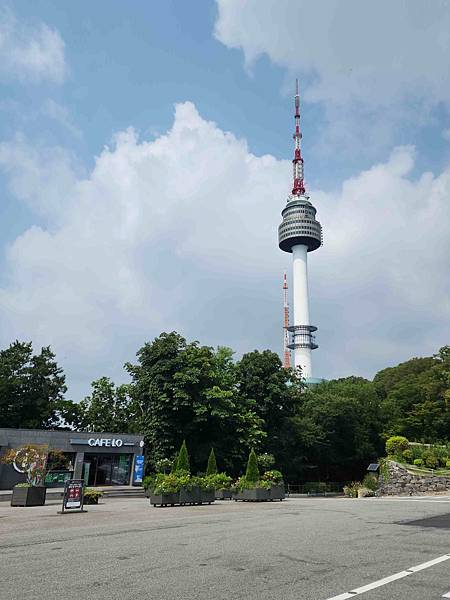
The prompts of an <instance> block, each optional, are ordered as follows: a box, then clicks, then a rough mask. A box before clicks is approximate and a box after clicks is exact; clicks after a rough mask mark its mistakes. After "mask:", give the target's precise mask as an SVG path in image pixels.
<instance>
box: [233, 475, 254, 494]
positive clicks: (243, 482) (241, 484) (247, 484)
mask: <svg viewBox="0 0 450 600" xmlns="http://www.w3.org/2000/svg"><path fill="white" fill-rule="evenodd" d="M255 487H256V482H254V481H248V480H247V478H246V477H245V475H242V477H239V479H237V480H236V481H235V482H234V484H233V485H232V487H231V489H232V490H233V492H241V491H242V490H252V489H253V488H255Z"/></svg>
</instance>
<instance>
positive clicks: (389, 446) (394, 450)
mask: <svg viewBox="0 0 450 600" xmlns="http://www.w3.org/2000/svg"><path fill="white" fill-rule="evenodd" d="M408 446H409V442H408V440H407V439H406V438H405V437H403V436H402V435H394V436H392V437H390V438H389V439H388V440H387V441H386V453H387V454H388V456H397V457H400V456H402V453H403V451H404V450H408Z"/></svg>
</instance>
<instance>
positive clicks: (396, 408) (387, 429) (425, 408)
mask: <svg viewBox="0 0 450 600" xmlns="http://www.w3.org/2000/svg"><path fill="white" fill-rule="evenodd" d="M449 354H450V352H449V347H448V346H444V347H443V348H441V349H440V350H439V352H438V353H437V354H436V355H434V356H433V357H426V358H412V359H411V360H408V361H406V362H404V363H401V364H399V365H397V366H396V367H390V368H388V369H384V370H382V371H380V372H379V373H377V375H376V376H375V378H374V385H375V387H376V389H377V393H378V395H379V398H380V407H381V412H382V418H383V433H384V435H385V436H386V437H389V436H392V435H403V436H406V437H407V438H408V439H410V440H415V441H423V442H428V443H433V442H435V441H438V440H446V439H448V435H449V431H450V410H449V408H450V407H449V402H448V400H449V398H450V358H449Z"/></svg>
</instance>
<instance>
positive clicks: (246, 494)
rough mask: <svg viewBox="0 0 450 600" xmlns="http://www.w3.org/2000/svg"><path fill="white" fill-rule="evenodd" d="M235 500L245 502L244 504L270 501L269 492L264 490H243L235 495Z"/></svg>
mask: <svg viewBox="0 0 450 600" xmlns="http://www.w3.org/2000/svg"><path fill="white" fill-rule="evenodd" d="M233 498H234V500H243V501H244V502H263V501H265V500H269V499H270V493H269V490H265V489H263V488H254V489H252V490H242V491H241V492H237V493H235V494H233Z"/></svg>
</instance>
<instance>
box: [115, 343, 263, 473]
mask: <svg viewBox="0 0 450 600" xmlns="http://www.w3.org/2000/svg"><path fill="white" fill-rule="evenodd" d="M137 356H138V364H136V365H131V364H127V365H126V368H127V370H128V372H129V373H130V375H131V377H132V384H131V395H132V397H133V400H134V401H135V403H136V406H137V407H138V409H137V411H138V412H139V415H140V416H139V423H140V427H141V431H142V432H143V433H144V435H145V439H146V444H147V447H148V449H149V456H150V457H151V458H150V461H157V460H160V459H161V458H166V457H170V456H173V455H174V452H175V449H176V448H178V447H179V446H180V444H181V442H182V440H183V439H185V440H186V442H187V444H188V445H189V449H190V461H191V469H193V472H195V471H196V470H200V469H202V468H203V465H204V464H205V463H206V461H207V458H208V454H209V451H210V448H211V446H214V447H215V451H216V454H217V456H218V458H219V460H220V462H221V464H223V465H224V467H225V468H226V469H227V470H229V471H230V472H232V473H237V472H238V470H239V468H240V467H241V465H242V462H243V461H244V460H245V456H246V454H247V453H248V451H249V448H250V447H251V446H252V445H256V444H258V443H260V440H261V439H262V438H263V437H264V435H265V434H264V431H263V430H262V420H261V419H260V417H259V416H258V415H257V414H256V413H255V412H254V411H253V406H252V403H251V402H248V401H247V400H246V399H245V398H243V397H242V396H241V395H240V394H239V393H238V388H237V385H236V367H235V365H234V363H233V359H232V356H233V353H232V351H231V350H230V349H229V348H218V349H217V350H216V351H214V350H213V349H212V348H210V347H208V346H200V345H199V343H198V342H191V343H188V342H187V341H186V340H185V339H184V338H183V337H182V336H180V335H179V334H177V333H175V332H172V333H162V334H161V335H160V336H159V337H157V338H156V339H155V340H154V341H153V342H151V343H147V344H145V345H144V346H143V347H142V348H141V349H140V350H139V351H138V354H137Z"/></svg>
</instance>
